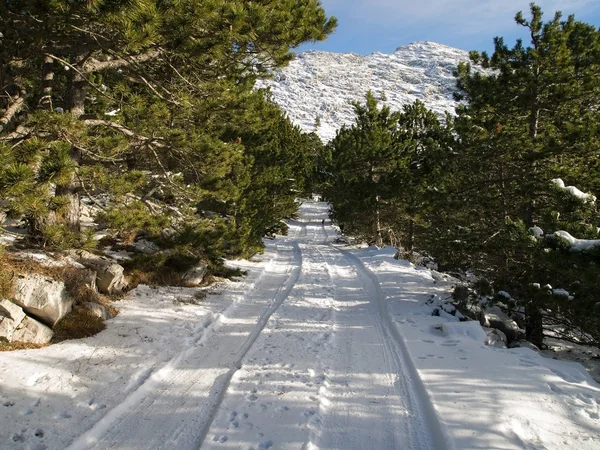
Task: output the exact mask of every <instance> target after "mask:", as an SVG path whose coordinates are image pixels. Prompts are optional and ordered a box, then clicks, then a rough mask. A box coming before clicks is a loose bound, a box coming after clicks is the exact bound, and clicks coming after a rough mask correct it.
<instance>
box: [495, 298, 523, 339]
mask: <svg viewBox="0 0 600 450" xmlns="http://www.w3.org/2000/svg"><path fill="white" fill-rule="evenodd" d="M485 322H486V325H487V326H488V327H489V328H495V329H496V330H500V331H502V332H503V333H504V334H505V335H506V338H507V340H508V343H511V342H513V341H518V340H519V339H523V338H524V337H525V331H524V330H522V329H521V328H519V325H517V322H515V321H514V320H512V319H511V318H510V317H508V316H507V315H506V314H505V313H504V312H503V311H502V310H501V309H500V308H498V307H497V306H494V307H492V308H489V309H487V310H486V311H485Z"/></svg>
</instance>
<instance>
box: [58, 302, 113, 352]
mask: <svg viewBox="0 0 600 450" xmlns="http://www.w3.org/2000/svg"><path fill="white" fill-rule="evenodd" d="M104 328H106V325H104V322H103V321H102V319H100V318H99V317H96V316H95V315H94V314H92V312H91V311H90V310H88V309H87V308H85V307H81V306H79V307H75V308H74V309H73V311H71V312H70V313H69V314H67V315H66V316H65V317H63V318H62V319H61V320H60V322H58V323H57V324H56V325H54V328H53V331H54V337H53V338H52V343H53V344H55V343H57V342H62V341H66V340H67V339H81V338H86V337H90V336H94V335H96V334H98V333H100V332H101V331H102V330H104Z"/></svg>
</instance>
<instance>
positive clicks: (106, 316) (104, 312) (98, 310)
mask: <svg viewBox="0 0 600 450" xmlns="http://www.w3.org/2000/svg"><path fill="white" fill-rule="evenodd" d="M83 306H84V307H85V308H87V309H88V310H89V311H90V312H91V313H92V314H93V315H95V316H96V317H99V318H100V319H102V320H110V319H112V318H113V316H112V314H111V313H110V312H109V311H108V309H106V307H105V306H104V305H101V304H100V303H92V302H85V303H84V304H83Z"/></svg>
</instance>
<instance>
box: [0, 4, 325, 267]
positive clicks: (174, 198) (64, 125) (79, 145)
mask: <svg viewBox="0 0 600 450" xmlns="http://www.w3.org/2000/svg"><path fill="white" fill-rule="evenodd" d="M335 25H336V20H335V18H333V17H332V18H328V17H327V16H326V15H325V12H324V10H323V8H322V6H321V3H320V2H319V1H316V0H300V1H298V0H285V1H280V0H277V1H276V0H269V1H261V2H248V1H242V0H239V1H238V0H235V1H224V0H208V1H200V0H181V1H179V0H178V1H171V0H169V1H163V0H160V1H158V0H131V1H127V2H121V1H113V0H94V1H86V2H81V1H76V2H73V1H70V0H52V1H47V2H40V1H34V0H16V1H11V2H2V3H0V32H1V33H2V53H1V55H0V84H1V85H2V86H3V90H4V89H5V90H6V92H7V93H8V94H9V95H6V96H2V97H1V98H0V110H3V111H4V110H7V109H8V107H9V106H11V105H12V103H11V102H13V101H14V99H18V101H21V100H24V104H23V105H22V107H21V109H20V111H19V114H16V115H15V116H14V117H10V118H8V119H7V124H6V125H7V126H6V127H4V126H3V125H2V128H0V137H2V138H3V141H2V144H0V156H1V157H2V162H1V165H0V195H2V197H3V198H4V199H6V200H7V204H8V206H7V207H6V209H7V210H8V212H9V213H10V214H12V215H14V216H21V217H24V218H25V219H26V220H27V222H28V227H29V230H30V233H31V236H32V239H34V240H36V241H37V242H38V243H39V244H41V245H51V246H53V247H57V246H58V247H68V246H81V245H87V243H88V239H87V237H86V236H82V235H81V233H82V232H81V228H80V224H79V212H78V205H79V197H80V196H82V195H85V196H86V197H89V198H90V199H91V200H92V201H93V203H94V204H95V205H96V206H97V207H99V208H101V209H102V212H101V213H100V214H99V220H100V222H101V226H104V227H108V228H109V231H112V232H113V233H114V234H116V235H120V237H121V238H122V239H124V240H126V241H131V240H132V239H135V237H136V236H138V235H144V236H146V237H150V238H153V239H155V240H156V241H157V242H158V243H159V244H160V245H162V246H163V247H165V248H169V249H171V250H172V251H175V252H179V253H181V254H183V253H186V254H189V255H191V257H193V258H194V259H196V260H198V259H204V260H208V261H211V262H214V263H215V264H217V262H218V261H219V260H220V258H221V257H222V256H224V255H241V254H243V255H248V254H251V253H252V252H255V251H257V250H260V249H261V247H262V237H263V236H264V235H265V234H271V233H274V232H280V231H283V227H282V226H281V221H282V219H284V218H286V217H291V216H292V215H293V214H294V213H295V211H296V204H295V202H294V197H295V195H297V194H298V193H300V192H303V190H304V189H306V186H307V185H308V182H309V180H311V179H312V177H313V172H314V167H315V163H314V157H315V154H316V152H317V150H315V149H316V147H317V143H316V141H315V140H314V138H313V137H309V136H308V135H305V134H303V133H301V132H300V130H299V129H298V128H296V127H294V126H293V125H292V124H291V123H290V121H289V120H288V119H287V118H286V117H285V116H284V115H283V114H282V113H281V111H280V110H279V108H277V107H276V106H275V105H274V104H272V103H271V102H270V101H268V100H267V99H266V98H265V96H266V93H264V92H254V91H253V90H252V88H253V86H254V84H255V82H256V80H257V78H259V77H265V76H269V74H270V73H271V70H272V69H274V68H277V67H281V66H283V65H285V64H287V62H289V61H290V60H291V59H292V57H293V52H292V51H291V50H292V49H293V48H295V47H297V46H299V45H300V44H302V43H303V42H306V41H311V40H323V39H325V38H326V37H327V35H328V34H330V33H331V32H332V31H333V29H334V28H335ZM40 80H44V81H40ZM3 123H4V122H2V124H3ZM15 131H16V132H15ZM13 132H15V133H13ZM166 235H168V236H167V237H165V236H166ZM182 252H183V253H182Z"/></svg>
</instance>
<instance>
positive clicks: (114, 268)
mask: <svg viewBox="0 0 600 450" xmlns="http://www.w3.org/2000/svg"><path fill="white" fill-rule="evenodd" d="M67 255H68V256H70V257H71V258H73V259H74V260H75V261H77V262H78V263H80V264H83V265H84V266H85V267H87V268H88V269H91V270H93V271H95V272H96V286H97V287H98V290H99V291H100V292H103V293H105V294H115V293H117V292H122V291H123V290H124V289H125V288H127V281H125V276H124V275H123V272H124V270H125V269H123V266H121V265H120V264H117V263H116V262H114V261H112V260H110V259H108V258H104V257H102V256H98V255H94V254H93V253H90V252H87V251H85V250H70V251H69V252H67Z"/></svg>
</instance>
